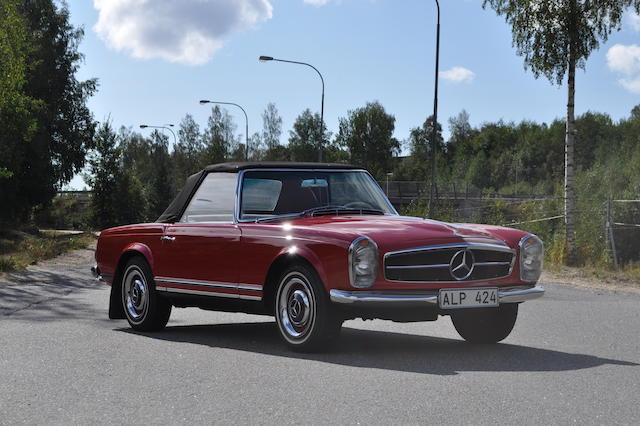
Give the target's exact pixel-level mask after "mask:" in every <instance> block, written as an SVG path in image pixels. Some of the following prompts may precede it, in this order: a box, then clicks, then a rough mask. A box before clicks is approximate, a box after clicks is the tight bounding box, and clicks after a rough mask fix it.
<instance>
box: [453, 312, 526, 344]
mask: <svg viewBox="0 0 640 426" xmlns="http://www.w3.org/2000/svg"><path fill="white" fill-rule="evenodd" d="M517 317H518V304H517V303H507V304H504V305H500V306H499V307H497V308H479V309H461V310H460V311H458V312H454V313H452V314H451V321H452V322H453V326H454V327H455V328H456V331H457V332H458V334H460V336H462V338H463V339H464V340H466V341H467V342H470V343H498V342H499V341H501V340H504V339H506V338H507V336H508V335H509V334H510V333H511V330H513V326H514V325H515V324H516V318H517Z"/></svg>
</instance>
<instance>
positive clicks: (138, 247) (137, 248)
mask: <svg viewBox="0 0 640 426" xmlns="http://www.w3.org/2000/svg"><path fill="white" fill-rule="evenodd" d="M131 252H136V253H140V254H141V255H143V256H144V258H145V259H146V261H147V263H148V264H149V266H150V267H151V270H152V271H153V253H152V252H151V249H150V248H149V246H147V245H146V244H143V243H131V244H129V245H128V246H126V247H125V248H124V249H123V250H122V252H121V253H120V259H122V258H123V257H126V255H127V254H128V253H131Z"/></svg>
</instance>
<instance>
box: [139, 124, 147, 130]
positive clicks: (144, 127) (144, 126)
mask: <svg viewBox="0 0 640 426" xmlns="http://www.w3.org/2000/svg"><path fill="white" fill-rule="evenodd" d="M147 127H149V126H147V125H146V124H141V125H140V128H141V129H146V128H147Z"/></svg>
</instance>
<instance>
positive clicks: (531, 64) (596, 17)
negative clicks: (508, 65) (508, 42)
mask: <svg viewBox="0 0 640 426" xmlns="http://www.w3.org/2000/svg"><path fill="white" fill-rule="evenodd" d="M482 4H483V7H487V6H490V7H491V8H493V9H494V10H495V11H496V13H497V14H498V15H504V16H505V19H506V21H507V22H508V23H509V25H510V26H511V28H512V29H513V44H514V46H515V47H516V49H517V53H518V55H520V56H522V57H524V62H525V67H526V68H529V69H531V71H532V72H533V74H534V75H535V76H536V77H538V76H540V75H544V76H545V77H547V78H548V79H549V80H551V81H553V82H556V83H557V84H561V83H562V80H563V79H564V76H565V75H566V74H567V70H568V67H569V61H568V58H569V55H570V54H571V55H573V57H574V58H575V59H576V62H577V66H578V67H581V68H584V67H585V64H586V60H587V59H588V58H589V56H590V55H591V52H593V51H594V50H596V49H598V47H599V46H600V43H601V42H605V41H607V39H608V37H609V34H611V32H612V31H614V30H618V29H620V21H621V19H622V15H623V14H624V12H625V11H626V9H627V8H628V7H629V6H633V7H634V8H635V9H636V11H637V12H639V13H640V0H597V1H594V0H551V1H540V0H484V1H483V3H482Z"/></svg>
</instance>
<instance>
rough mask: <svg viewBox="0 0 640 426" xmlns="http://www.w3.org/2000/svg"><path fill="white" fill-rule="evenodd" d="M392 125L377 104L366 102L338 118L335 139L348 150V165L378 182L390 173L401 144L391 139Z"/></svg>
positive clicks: (392, 120) (392, 119) (389, 118)
mask: <svg viewBox="0 0 640 426" xmlns="http://www.w3.org/2000/svg"><path fill="white" fill-rule="evenodd" d="M395 122H396V119H395V117H394V116H393V115H391V114H388V113H387V112H386V111H385V109H384V107H383V106H382V105H381V104H380V103H379V102H377V101H376V102H368V103H367V105H366V106H364V107H362V108H358V109H356V110H354V111H349V112H348V115H347V118H341V119H340V126H339V131H338V135H337V137H336V140H337V141H338V143H339V144H341V145H342V146H344V147H346V148H347V150H348V152H349V156H350V159H349V160H350V162H351V163H353V164H357V165H361V166H363V167H364V168H366V169H367V170H369V171H370V172H371V173H372V174H373V175H374V176H376V177H377V178H378V179H381V178H382V177H383V176H384V175H385V173H387V172H389V171H391V169H392V168H393V162H392V158H393V155H394V154H397V153H398V152H399V151H400V143H399V142H398V140H397V139H395V138H394V137H393V131H394V129H395Z"/></svg>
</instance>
